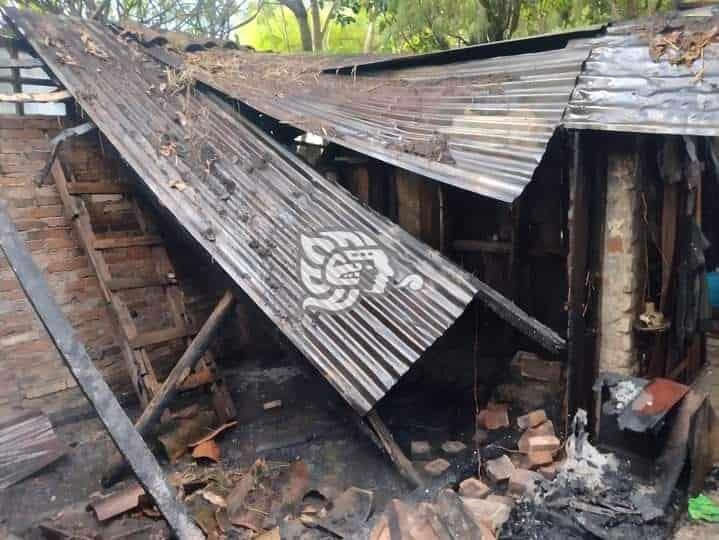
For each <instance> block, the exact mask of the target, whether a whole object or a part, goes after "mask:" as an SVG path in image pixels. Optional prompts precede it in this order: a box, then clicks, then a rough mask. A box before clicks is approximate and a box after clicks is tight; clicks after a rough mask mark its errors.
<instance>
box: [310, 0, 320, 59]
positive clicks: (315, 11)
mask: <svg viewBox="0 0 719 540" xmlns="http://www.w3.org/2000/svg"><path fill="white" fill-rule="evenodd" d="M310 12H311V13H312V50H313V51H315V52H320V51H321V50H322V21H321V20H320V6H319V2H318V1H317V0H310Z"/></svg>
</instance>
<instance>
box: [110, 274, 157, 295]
mask: <svg viewBox="0 0 719 540" xmlns="http://www.w3.org/2000/svg"><path fill="white" fill-rule="evenodd" d="M170 283H171V282H170V280H169V279H167V278H163V277H160V276H151V277H123V278H110V279H108V280H107V282H106V285H107V288H108V289H110V291H112V292H118V291H127V290H130V289H144V288H145V287H161V286H163V285H169V284H170Z"/></svg>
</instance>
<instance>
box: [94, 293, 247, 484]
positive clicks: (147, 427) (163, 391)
mask: <svg viewBox="0 0 719 540" xmlns="http://www.w3.org/2000/svg"><path fill="white" fill-rule="evenodd" d="M234 301H235V299H234V296H233V295H232V293H231V292H230V291H227V292H225V294H224V296H223V297H222V299H221V300H220V302H219V303H218V304H217V306H215V309H214V310H212V313H211V314H210V316H209V317H208V318H207V320H206V321H205V324H203V325H202V328H201V329H200V331H199V332H198V333H197V335H196V336H195V338H194V339H193V340H192V343H190V346H189V347H187V349H186V350H185V352H184V353H183V354H182V356H181V357H180V359H179V360H178V361H177V364H175V367H173V368H172V371H171V372H170V374H169V375H168V376H167V378H166V379H165V380H164V382H163V383H162V386H161V387H160V388H159V390H158V391H157V392H156V393H155V395H154V396H153V397H152V401H151V402H150V403H149V404H148V405H147V407H145V410H144V411H142V415H141V416H140V418H139V419H138V421H137V423H136V424H135V427H136V428H137V430H138V431H139V432H140V434H141V435H143V436H146V435H147V434H149V433H150V431H151V430H152V428H153V427H154V426H155V425H156V424H157V423H158V422H159V420H160V416H161V415H162V411H164V410H165V409H166V408H167V406H168V405H169V404H170V402H171V401H172V400H173V399H174V397H175V395H177V392H178V391H179V390H180V389H181V383H182V382H183V379H185V380H186V379H187V378H188V377H187V374H188V372H189V371H190V370H191V369H192V368H193V367H195V365H196V364H197V362H198V361H199V360H200V358H202V356H203V355H204V354H205V352H206V351H207V349H208V347H209V346H210V343H211V342H212V340H213V339H214V337H215V336H216V335H217V331H218V330H219V328H220V326H221V325H222V322H223V321H224V320H225V318H226V317H227V314H228V313H229V312H230V309H231V308H232V305H233V304H234ZM124 470H125V467H124V463H123V462H122V461H119V460H115V462H114V463H112V464H111V466H110V467H109V469H108V471H107V473H105V474H104V475H103V477H102V485H103V486H105V487H109V486H111V485H113V484H114V483H116V482H117V481H118V480H119V479H120V478H121V477H122V474H123V472H124Z"/></svg>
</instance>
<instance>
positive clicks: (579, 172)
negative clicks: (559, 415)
mask: <svg viewBox="0 0 719 540" xmlns="http://www.w3.org/2000/svg"><path fill="white" fill-rule="evenodd" d="M581 143H582V139H581V136H580V134H579V132H574V145H573V146H574V147H573V152H574V159H573V164H572V169H571V174H570V177H569V183H570V186H569V189H570V192H571V195H570V197H571V199H572V203H571V204H572V206H571V217H570V220H569V255H568V265H567V266H568V272H569V294H568V300H567V308H568V321H567V324H568V328H567V377H566V393H567V396H566V397H567V399H566V402H567V411H566V416H565V420H568V419H570V418H572V417H573V416H574V413H575V412H576V410H577V409H579V408H583V409H585V410H590V409H588V407H589V406H590V404H591V393H590V394H589V395H587V394H586V390H587V388H586V381H587V377H586V373H585V372H587V371H591V365H592V360H591V359H590V358H587V351H586V343H585V341H586V319H585V313H584V307H585V305H586V302H587V298H588V296H587V283H586V280H587V272H588V271H589V230H590V223H589V204H590V197H589V195H590V193H589V182H588V181H587V178H586V175H585V174H584V162H583V161H582V155H581V147H580V145H581Z"/></svg>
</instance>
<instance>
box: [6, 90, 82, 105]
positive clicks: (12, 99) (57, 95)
mask: <svg viewBox="0 0 719 540" xmlns="http://www.w3.org/2000/svg"><path fill="white" fill-rule="evenodd" d="M71 98H72V96H71V95H70V92H68V91H67V90H60V91H59V92H36V93H33V94H28V93H26V92H16V93H14V94H0V103H57V102H58V101H65V100H68V99H71Z"/></svg>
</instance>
